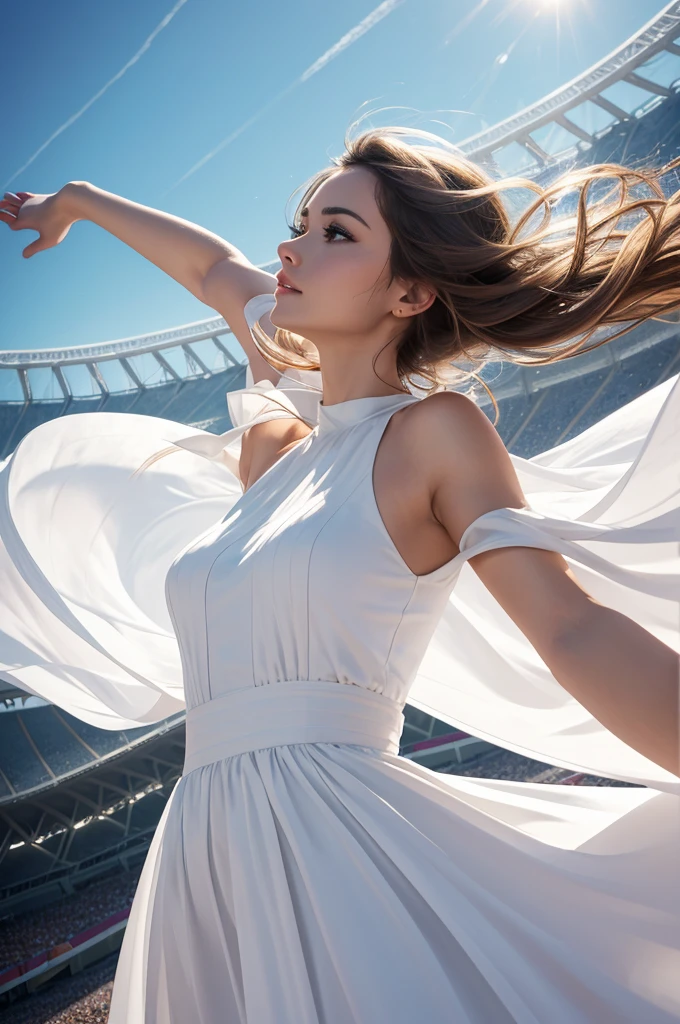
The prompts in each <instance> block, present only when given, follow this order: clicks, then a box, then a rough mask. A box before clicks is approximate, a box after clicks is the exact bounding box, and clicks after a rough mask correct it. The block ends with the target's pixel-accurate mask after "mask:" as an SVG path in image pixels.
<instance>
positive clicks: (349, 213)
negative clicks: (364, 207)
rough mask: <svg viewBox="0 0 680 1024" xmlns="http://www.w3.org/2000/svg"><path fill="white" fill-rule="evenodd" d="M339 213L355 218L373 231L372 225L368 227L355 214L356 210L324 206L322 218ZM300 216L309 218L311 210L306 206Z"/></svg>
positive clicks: (361, 218)
mask: <svg viewBox="0 0 680 1024" xmlns="http://www.w3.org/2000/svg"><path fill="white" fill-rule="evenodd" d="M338 213H346V214H347V216H348V217H354V218H355V219H356V220H359V221H361V223H362V224H363V225H364V227H367V228H368V230H369V231H370V230H371V228H370V225H368V224H367V223H366V221H365V220H364V218H363V217H360V216H359V214H358V213H355V212H354V210H348V209H347V207H346V206H324V208H323V210H322V211H321V216H322V217H325V216H329V215H332V214H338ZM300 216H301V217H308V216H309V210H308V209H307V207H306V206H305V208H304V210H300Z"/></svg>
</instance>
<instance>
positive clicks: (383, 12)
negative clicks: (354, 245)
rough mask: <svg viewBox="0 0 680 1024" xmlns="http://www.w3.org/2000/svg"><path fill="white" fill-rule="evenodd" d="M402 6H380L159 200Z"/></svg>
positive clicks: (388, 0)
mask: <svg viewBox="0 0 680 1024" xmlns="http://www.w3.org/2000/svg"><path fill="white" fill-rule="evenodd" d="M402 3H404V0H385V2H384V3H382V4H379V6H378V7H376V8H375V10H373V11H371V13H370V14H369V15H367V16H366V17H365V18H364V19H363V21H360V22H359V24H358V25H355V26H354V28H352V29H350V30H349V32H346V33H345V35H344V36H342V38H341V39H339V40H338V41H337V43H335V44H334V45H333V46H331V48H330V49H329V50H326V52H325V53H322V55H321V56H320V57H319V58H318V60H315V61H314V63H313V64H310V66H309V67H308V68H307V70H306V71H304V72H303V73H302V74H301V75H300V77H299V78H296V79H295V81H293V82H291V83H290V85H288V86H286V88H285V89H283V90H282V91H281V92H279V93H277V94H276V95H275V96H273V97H272V98H271V99H270V100H269V101H268V102H267V103H265V105H264V106H263V107H260V109H259V110H257V111H256V112H255V113H254V114H253V115H252V117H249V118H248V120H247V121H244V122H243V124H242V125H239V127H238V128H236V129H234V131H233V132H231V134H229V135H227V137H226V139H222V141H221V142H219V143H218V144H217V145H216V146H215V148H214V149H211V150H210V152H209V153H206V155H205V156H203V157H201V159H200V160H199V161H198V162H197V163H195V164H194V165H193V167H190V168H189V170H188V171H187V172H186V174H183V175H182V177H181V178H178V179H177V181H176V182H175V183H174V184H173V185H171V186H170V188H168V189H166V191H165V192H164V193H163V195H162V196H161V197H160V198H161V199H164V198H165V196H167V195H168V194H169V193H170V192H172V191H173V189H176V188H177V186H178V185H181V184H182V182H184V181H186V180H187V179H188V178H190V177H191V176H192V174H195V173H196V171H198V170H200V168H201V167H204V166H205V165H206V164H207V163H208V161H209V160H212V158H213V157H214V156H217V154H218V153H220V152H221V151H222V150H223V149H226V147H227V146H230V145H231V143H232V142H233V141H234V140H235V139H237V138H238V137H239V135H242V134H243V132H245V131H246V130H247V129H248V128H250V127H251V126H252V125H254V124H255V122H256V121H259V120H260V118H261V117H263V116H264V115H265V114H266V113H267V112H268V111H269V110H271V108H272V107H273V106H275V105H276V104H277V103H280V101H281V100H282V99H283V98H284V97H285V96H288V95H289V94H290V93H291V92H293V90H294V89H297V88H298V86H300V85H302V84H303V82H307V81H308V80H309V79H310V78H312V76H313V75H316V74H318V72H319V71H321V70H322V68H325V67H326V65H327V64H330V62H331V61H332V60H335V58H336V57H337V56H338V55H339V54H341V53H342V52H343V51H344V50H346V49H347V48H348V47H349V46H351V45H352V44H353V43H355V42H356V41H357V39H361V37H362V36H363V35H365V34H366V33H367V32H369V31H370V30H371V29H372V28H373V27H374V25H377V24H378V22H379V21H382V20H383V18H386V17H387V15H388V14H391V13H392V11H393V10H395V8H397V7H399V6H400V5H401V4H402Z"/></svg>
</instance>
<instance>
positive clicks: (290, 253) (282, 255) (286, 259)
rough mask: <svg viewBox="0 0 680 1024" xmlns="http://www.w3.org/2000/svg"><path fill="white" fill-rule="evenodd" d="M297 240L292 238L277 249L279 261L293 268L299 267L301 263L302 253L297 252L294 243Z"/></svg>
mask: <svg viewBox="0 0 680 1024" xmlns="http://www.w3.org/2000/svg"><path fill="white" fill-rule="evenodd" d="M294 241H295V239H293V238H291V239H290V240H286V241H285V242H281V243H280V245H279V247H278V248H277V250H276V251H277V252H278V254H279V259H280V260H281V263H288V264H290V265H291V266H297V265H298V264H299V263H300V253H299V252H296V250H295V246H294V245H293V242H294Z"/></svg>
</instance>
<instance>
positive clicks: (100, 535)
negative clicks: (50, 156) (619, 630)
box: [0, 295, 680, 1024]
mask: <svg viewBox="0 0 680 1024" xmlns="http://www.w3.org/2000/svg"><path fill="white" fill-rule="evenodd" d="M273 301H274V300H273V296H271V295H265V296H258V297H256V298H255V299H253V300H251V302H250V303H249V304H248V306H247V307H246V316H247V319H248V321H249V323H251V324H252V323H253V321H254V320H255V319H256V318H258V317H260V316H262V315H263V313H264V312H265V311H266V310H267V309H269V308H270V307H271V306H272V305H273ZM321 397H322V391H321V382H320V377H319V375H318V374H315V373H309V372H307V373H305V372H300V371H290V372H288V373H287V374H286V375H284V377H282V378H281V380H280V381H279V382H278V385H277V386H276V387H274V386H273V385H272V384H271V383H270V382H268V381H259V382H253V381H252V377H251V378H250V379H249V380H247V383H246V387H245V388H244V389H241V390H240V391H235V392H230V393H229V394H228V395H227V401H228V405H229V412H230V416H231V419H232V422H233V424H234V426H233V428H232V429H230V430H228V431H226V432H225V433H224V434H222V435H214V434H211V433H209V432H206V431H197V430H194V431H193V432H191V433H189V432H188V430H187V427H186V426H185V425H183V424H179V423H176V422H173V421H170V420H164V419H159V418H156V417H147V416H140V415H133V414H113V413H108V414H107V413H97V414H81V415H78V416H67V417H63V418H61V419H58V420H55V421H51V422H49V423H45V424H43V425H41V426H39V427H37V428H35V429H34V430H33V431H31V432H30V433H29V434H28V435H27V436H26V437H25V438H24V439H23V440H22V441H21V442H20V443H19V445H18V446H17V448H16V449H15V451H14V452H13V453H12V455H11V456H10V457H9V458H8V459H6V460H5V462H4V463H2V465H1V466H0V676H2V678H4V679H6V680H8V681H11V682H13V683H15V684H17V685H18V686H19V687H21V688H22V689H24V690H25V691H27V692H28V693H33V694H36V695H38V696H41V697H44V698H45V699H47V700H49V701H52V702H53V703H55V704H57V705H58V706H60V707H62V708H64V709H66V710H67V711H69V712H71V713H72V714H74V715H76V716H77V717H80V718H81V719H83V720H84V721H87V722H90V723H91V724H93V725H96V726H99V727H101V728H105V729H120V728H125V727H134V726H135V725H139V724H143V723H147V722H155V721H160V720H162V719H163V718H166V717H168V716H169V715H172V714H173V713H175V712H177V711H180V710H182V709H184V708H186V709H187V762H186V764H185V771H184V774H183V776H182V778H181V779H180V780H179V782H178V784H177V786H176V787H175V789H174V790H173V793H172V795H171V797H170V799H169V801H168V803H167V804H166V808H165V811H164V814H163V817H162V819H161V822H160V823H159V826H158V829H157V832H156V835H155V837H154V840H153V843H152V846H151V848H150V851H149V854H148V856H147V860H146V863H145V866H144V871H143V873H142V877H141V879H140V883H139V886H138V890H137V894H136V897H135V903H134V906H133V910H132V914H131V917H130V921H129V924H128V928H127V931H126V935H125V940H124V944H123V949H122V951H121V958H120V961H119V966H118V971H117V975H116V983H115V987H114V1000H113V1004H112V1010H111V1018H110V1024H122V1022H123V1021H126V1022H133V1024H142V1022H144V1024H170V1022H173V1024H174V1022H175V1021H178V1022H179V1021H185V1020H186V1019H190V1018H189V1015H191V1017H193V1019H195V1020H197V1021H200V1022H201V1024H213V1022H214V1021H215V1020H218V1019H220V1020H221V1019H225V1015H226V1016H227V1017H228V1019H230V1020H231V1019H233V1020H234V1021H239V1022H241V1024H243V1022H250V1024H252V1022H254V1021H257V1022H258V1024H259V1022H262V1021H265V1022H269V1021H271V1022H274V1021H280V1020H283V1019H285V1020H288V1019H291V1020H292V1019H295V1020H299V1021H309V1022H310V1024H311V1022H316V1021H319V1022H320V1021H324V1022H330V1024H344V1022H347V1021H354V1020H356V1021H362V1022H363V1021H365V1020H369V1019H392V1020H394V1021H398V1022H402V1021H403V1022H404V1024H405V1022H406V1021H407V1020H409V1021H410V1020H412V1019H413V1016H414V1015H415V1014H416V1013H419V1014H420V1015H425V1016H428V1015H429V1016H430V1018H431V1019H439V1017H438V1016H437V1015H438V1014H445V1013H448V1014H449V1015H451V1014H452V1013H453V1014H454V1015H455V1013H457V1014H458V1016H457V1017H456V1019H458V1020H460V1021H462V1022H467V1021H469V1022H470V1024H472V1022H474V1024H481V1022H482V1021H483V1022H484V1024H486V1022H488V1021H489V1020H493V1021H494V1022H499V1024H500V1022H502V1021H506V1020H507V1021H513V1020H514V1021H522V1022H526V1024H529V1022H531V1024H536V1022H538V1021H541V1022H543V1021H546V1020H550V1021H551V1024H552V1022H555V1024H573V1022H574V1021H575V1020H593V1021H595V1020H597V1021H600V1020H603V1021H604V1020H612V1021H613V1020H617V1021H619V1020H620V1021H630V1022H631V1024H632V1022H633V1021H640V1020H645V1021H646V1022H649V1024H669V1022H671V1021H678V1020H680V999H679V997H678V993H677V988H676V985H675V982H674V980H673V979H674V978H677V972H678V968H679V967H680V953H679V950H678V947H679V945H680V934H679V933H680V928H679V923H680V907H678V900H677V887H676V881H677V879H676V862H677V840H678V834H677V821H678V810H679V807H680V805H679V804H678V797H679V796H680V779H678V778H677V777H676V776H674V775H672V774H671V773H670V772H667V771H665V770H664V769H662V768H660V767H659V766H658V765H656V764H654V763H653V762H652V761H650V760H649V759H647V758H645V757H643V756H642V755H640V754H638V753H637V752H636V751H634V750H633V749H632V748H631V747H629V746H628V745H627V744H625V743H623V741H621V740H620V739H619V738H618V737H616V736H615V735H613V734H612V733H611V732H609V731H608V730H607V729H605V728H604V727H603V726H602V725H601V724H600V723H599V722H597V721H596V720H595V719H594V718H593V717H592V715H590V714H589V713H588V712H587V711H586V709H585V708H583V707H582V706H581V705H580V704H579V703H578V702H577V701H575V700H574V699H573V698H572V697H571V696H570V695H569V694H568V693H567V692H566V691H565V690H564V688H563V687H561V686H560V684H559V683H557V681H556V680H555V679H554V677H553V676H552V674H551V672H550V671H549V669H548V668H547V666H546V665H545V664H544V663H543V662H542V660H541V659H540V658H539V657H538V655H537V654H536V652H535V651H534V649H533V648H532V647H531V645H530V644H529V643H528V641H527V640H526V639H525V638H524V637H523V635H522V634H521V633H520V631H519V630H518V629H517V628H516V627H515V626H514V624H513V623H512V621H511V620H510V619H509V617H508V616H507V614H506V613H505V612H504V611H503V609H502V608H501V607H500V606H499V605H498V604H497V602H495V601H494V600H493V598H492V597H491V595H490V594H489V593H488V591H486V590H485V588H484V587H483V586H482V584H481V582H480V581H479V579H478V578H477V577H476V575H475V573H474V571H473V570H472V568H471V566H470V565H468V564H467V563H468V560H469V559H470V558H471V557H473V556H474V555H475V554H477V553H479V552H481V551H485V550H489V549H492V548H498V547H503V546H514V545H519V546H530V547H540V548H546V549H550V550H555V551H559V552H560V553H561V554H562V555H563V556H564V557H565V558H566V559H567V561H568V562H569V564H570V566H571V567H572V569H573V571H574V573H575V574H576V575H577V577H578V578H579V580H580V581H582V583H583V585H584V587H585V588H586V589H587V590H588V591H589V592H590V593H591V594H592V595H593V596H594V597H595V598H596V599H597V600H599V601H601V602H602V603H604V604H607V605H610V606H611V607H614V608H617V609H619V610H620V611H622V612H623V613H624V614H626V615H628V616H629V617H630V618H631V619H633V620H634V621H636V622H638V623H640V625H642V626H643V627H644V628H646V629H648V630H649V631H650V632H652V633H653V634H654V635H656V636H658V637H659V638H660V639H662V640H663V641H664V642H665V643H667V644H669V645H670V646H672V647H673V648H675V649H677V650H680V615H679V611H680V606H679V600H680V554H679V544H680V459H678V454H677V444H676V442H677V437H678V434H679V428H680V384H679V378H678V377H675V378H673V379H671V380H669V381H666V382H665V383H664V384H662V385H660V386H659V387H656V388H654V389H652V390H651V391H649V392H647V393H646V394H644V395H642V396H640V397H639V398H637V399H635V400H634V401H632V402H630V403H628V405H627V406H625V407H624V408H623V409H620V410H618V411H617V412H615V413H613V414H611V415H610V416H608V417H606V418H605V419H603V420H602V421H601V422H600V423H597V424H595V425H594V426H593V427H591V428H589V429H588V430H586V431H584V432H583V433H582V434H580V435H579V436H578V437H576V438H574V439H573V440H572V441H569V442H566V443H565V444H562V445H560V446H558V447H557V448H554V449H552V450H550V451H546V452H543V453H542V454H541V455H539V456H536V457H535V458H532V459H528V460H525V459H521V458H519V457H517V456H511V458H512V460H513V464H514V466H515V469H516V471H517V473H518V476H519V479H520V483H521V484H522V488H523V491H524V493H525V495H526V498H527V501H528V507H527V508H524V509H512V508H503V509H498V510H494V511H492V512H489V513H487V514H486V515H484V516H481V517H480V518H479V519H477V520H476V521H475V522H474V523H471V524H470V525H469V527H468V528H467V530H466V531H465V534H464V536H463V538H462V541H461V545H460V554H459V555H457V556H456V557H455V558H454V559H452V560H451V561H450V562H449V563H447V564H446V565H445V566H442V567H441V568H440V569H438V570H435V572H434V573H429V574H427V576H425V577H415V576H414V575H413V573H411V572H410V570H408V568H407V567H406V566H405V564H404V563H403V560H402V559H401V557H400V556H399V553H398V552H397V551H396V549H395V547H394V545H393V543H392V542H391V540H390V538H389V535H388V534H387V531H386V530H385V528H384V526H383V524H382V520H381V518H380V515H379V513H378V510H377V506H376V504H375V500H374V495H373V491H372V483H371V470H372V465H373V460H374V457H375V452H376V450H377V445H378V443H379V440H380V437H381V435H382V433H383V431H384V429H385V427H386V426H387V423H388V422H389V419H390V416H391V415H392V413H393V412H394V411H395V410H396V409H398V408H401V407H402V406H403V405H405V404H408V403H409V402H415V401H418V399H417V398H416V397H415V396H411V395H397V396H392V397H389V398H372V399H358V400H353V401H349V402H344V403H340V404H339V405H335V406H330V407H327V408H326V407H324V406H323V405H322V404H320V400H321ZM296 414H297V415H299V416H301V417H302V418H303V419H304V420H306V422H308V423H309V424H310V426H313V427H314V429H313V430H312V432H311V434H310V435H309V437H307V438H305V439H303V440H302V441H301V442H299V443H298V444H297V445H296V446H295V447H294V448H293V449H292V450H290V451H289V452H288V453H287V454H286V455H285V456H284V457H283V458H282V459H281V460H279V462H278V463H276V464H275V465H274V466H273V467H271V468H270V469H269V470H268V471H267V472H266V473H265V474H264V475H263V476H262V477H261V478H260V479H259V480H258V481H257V482H256V483H255V484H254V485H253V487H251V488H249V489H248V491H247V492H246V493H245V494H244V493H243V489H242V486H241V484H240V482H239V479H238V475H237V467H238V456H239V450H240V443H241V436H242V434H243V431H244V430H246V429H247V428H248V427H249V426H250V425H251V424H254V423H258V422H262V421H264V420H267V419H271V418H275V417H280V416H292V415H296ZM168 444H172V445H175V446H176V447H177V451H176V452H174V453H173V454H171V455H169V456H168V457H167V458H164V459H161V460H159V461H158V462H155V463H154V464H152V465H151V466H150V467H149V468H148V469H147V470H146V471H145V472H144V473H141V474H135V470H136V469H137V468H138V467H139V466H140V465H141V463H142V462H143V461H144V460H145V459H146V458H148V457H149V456H150V455H152V454H153V453H154V452H156V451H158V450H160V449H162V448H163V447H165V446H167V445H168ZM317 684H318V685H317ZM336 687H337V690H336ZM286 698H287V699H286ZM406 701H408V702H409V703H411V704H413V705H415V706H416V707H419V708H422V709H423V710H425V711H427V712H428V713H430V714H433V715H435V716H436V717H438V718H440V719H443V720H444V721H446V722H450V723H451V724H452V725H455V726H458V727H461V728H463V729H464V730H466V731H467V732H470V733H472V734H473V735H477V736H480V737H483V738H486V739H489V740H491V741H492V742H495V743H498V744H500V745H501V746H504V747H507V748H509V749H511V750H516V751H518V752H520V753H523V754H526V755H528V756H531V757H536V758H538V759H539V760H542V761H546V762H548V763H551V764H556V765H563V766H565V767H569V768H573V769H576V770H580V771H585V772H592V773H594V774H598V775H606V776H609V777H611V778H615V779H621V780H628V781H631V782H636V783H640V784H642V785H643V786H645V787H647V788H645V789H633V788H616V787H610V788H608V787H564V786H556V785H540V784H526V783H516V782H508V781H500V780H495V779H481V778H480V779H477V778H461V777H456V776H452V775H443V774H438V773H435V772H432V771H430V770H429V769H427V768H424V767H423V766H421V765H417V764H414V763H413V762H410V761H408V760H406V759H404V758H401V757H399V756H398V754H397V753H396V749H397V747H396V740H395V736H398V729H397V726H396V723H397V722H398V715H399V710H400V709H401V708H403V706H404V704H405V702H406ZM343 708H344V709H345V711H343V710H342V709H343ZM395 716H397V717H395ZM303 720H304V721H303ZM305 730H306V731H305ZM362 730H363V731H362ZM395 730H396V732H395ZM282 737H283V739H282ZM286 737H288V739H286ZM454 1011H455V1013H454ZM229 1015H231V1016H229Z"/></svg>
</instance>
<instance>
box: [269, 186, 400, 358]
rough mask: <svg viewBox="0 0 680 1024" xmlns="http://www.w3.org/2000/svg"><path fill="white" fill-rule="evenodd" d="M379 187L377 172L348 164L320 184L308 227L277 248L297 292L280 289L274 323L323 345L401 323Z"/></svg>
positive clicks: (304, 221) (305, 223)
mask: <svg viewBox="0 0 680 1024" xmlns="http://www.w3.org/2000/svg"><path fill="white" fill-rule="evenodd" d="M375 188H376V179H375V177H374V175H373V174H372V173H371V171H369V170H368V169H367V168H365V167H348V168H344V169H341V170H338V171H337V172H336V173H334V174H333V175H332V176H331V177H329V178H327V179H326V181H324V183H323V184H322V185H321V186H320V187H319V188H318V189H317V190H316V192H315V193H314V195H313V196H312V198H311V200H310V201H309V204H308V207H307V209H306V210H305V211H304V214H303V216H302V219H301V224H302V232H303V233H302V234H301V235H300V236H299V237H296V238H292V239H290V240H289V241H286V242H282V243H281V244H280V245H279V247H278V254H279V258H280V260H281V265H282V268H283V271H282V274H283V276H284V280H287V281H289V282H290V284H291V285H293V287H294V288H296V289H297V291H289V290H286V289H282V288H278V289H277V291H276V306H275V307H274V309H273V310H272V311H271V313H270V317H271V321H272V323H273V324H274V325H275V326H276V327H280V328H282V329H284V330H288V331H292V332H293V333H295V334H299V335H302V336H303V337H305V338H307V339H308V340H310V341H312V342H313V343H314V344H315V345H321V346H322V347H324V345H325V344H326V343H328V342H332V341H333V340H334V339H338V338H340V339H343V340H345V341H347V342H351V340H355V341H359V340H360V339H361V338H365V337H366V336H372V335H380V334H383V333H385V331H384V330H381V328H383V327H384V328H386V329H389V330H391V331H393V330H394V327H395V326H396V327H397V328H398V327H400V326H401V324H400V323H399V322H398V321H395V319H394V317H393V316H392V310H393V309H395V308H397V307H399V305H400V299H401V297H402V296H403V295H404V292H405V287H404V282H401V283H400V282H398V281H394V282H393V283H392V285H390V286H389V287H388V285H387V282H388V281H389V255H390V243H391V236H390V232H389V230H388V227H387V224H386V223H385V221H384V220H383V218H382V216H381V215H380V212H379V210H378V205H377V203H376V199H375ZM280 276H281V275H280ZM401 305H402V306H403V303H402V304H401Z"/></svg>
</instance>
